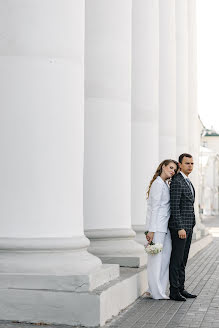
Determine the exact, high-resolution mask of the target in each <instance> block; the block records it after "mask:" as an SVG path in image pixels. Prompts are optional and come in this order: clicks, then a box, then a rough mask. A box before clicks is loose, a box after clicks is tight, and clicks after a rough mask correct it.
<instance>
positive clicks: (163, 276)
mask: <svg viewBox="0 0 219 328" xmlns="http://www.w3.org/2000/svg"><path fill="white" fill-rule="evenodd" d="M169 217H170V190H169V186H168V184H167V183H166V182H164V181H163V179H162V178H161V177H160V176H158V177H157V178H156V180H155V181H154V182H153V183H152V186H151V189H150V193H149V198H148V203H147V217H146V230H148V231H150V232H154V238H153V242H154V243H160V244H162V245H163V249H162V251H161V252H160V253H158V254H155V255H150V254H148V263H147V274H148V286H149V288H148V292H149V293H150V294H151V296H152V298H154V299H168V298H169V297H167V295H166V293H165V291H166V288H167V284H168V281H169V262H170V255H171V237H170V232H169V229H168V220H169Z"/></svg>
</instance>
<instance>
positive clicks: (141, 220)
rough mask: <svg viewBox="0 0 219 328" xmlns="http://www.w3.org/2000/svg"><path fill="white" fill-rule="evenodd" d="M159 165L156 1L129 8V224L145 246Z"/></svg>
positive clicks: (138, 1)
mask: <svg viewBox="0 0 219 328" xmlns="http://www.w3.org/2000/svg"><path fill="white" fill-rule="evenodd" d="M158 162H159V0H136V1H133V5H132V225H133V229H134V230H135V231H136V234H137V236H136V239H137V240H138V241H139V242H142V243H145V236H144V234H143V231H144V230H145V219H146V191H147V188H148V185H149V182H150V180H151V178H152V176H153V174H154V172H155V170H156V167H157V166H158Z"/></svg>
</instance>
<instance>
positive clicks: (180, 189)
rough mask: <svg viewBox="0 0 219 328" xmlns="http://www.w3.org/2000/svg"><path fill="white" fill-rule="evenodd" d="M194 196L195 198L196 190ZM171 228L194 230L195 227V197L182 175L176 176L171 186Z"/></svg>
mask: <svg viewBox="0 0 219 328" xmlns="http://www.w3.org/2000/svg"><path fill="white" fill-rule="evenodd" d="M193 190H194V196H195V189H194V187H193ZM168 225H169V228H170V229H174V230H181V229H185V230H192V228H193V227H194V225H195V211H194V197H193V194H192V191H191V189H190V187H189V185H188V184H187V182H186V180H185V179H184V177H183V176H182V174H181V173H178V174H176V175H175V176H174V177H173V180H172V182H171V185H170V219H169V224H168Z"/></svg>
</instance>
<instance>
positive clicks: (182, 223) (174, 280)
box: [169, 153, 196, 301]
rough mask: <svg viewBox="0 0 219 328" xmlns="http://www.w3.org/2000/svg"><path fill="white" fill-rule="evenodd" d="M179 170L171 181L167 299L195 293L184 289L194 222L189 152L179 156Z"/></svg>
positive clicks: (183, 298) (176, 299)
mask: <svg viewBox="0 0 219 328" xmlns="http://www.w3.org/2000/svg"><path fill="white" fill-rule="evenodd" d="M179 167H180V172H179V173H178V174H176V175H175V176H174V178H173V181H172V183H171V185H170V209H171V215H170V220H169V229H170V233H171V239H172V253H171V258H170V269H169V276H170V299H172V300H175V301H186V298H195V297H196V295H192V294H190V293H188V292H187V291H186V290H185V289H184V283H185V267H186V263H187V259H188V255H189V249H190V245H191V240H192V232H193V227H194V225H195V212H194V201H195V189H194V187H193V185H192V183H191V181H190V180H189V178H188V176H189V174H190V173H191V172H192V170H193V158H192V155H190V154H186V153H184V154H182V155H180V156H179Z"/></svg>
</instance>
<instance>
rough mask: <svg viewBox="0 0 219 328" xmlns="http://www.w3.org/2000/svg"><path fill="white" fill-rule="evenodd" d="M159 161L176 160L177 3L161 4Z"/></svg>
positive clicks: (161, 1)
mask: <svg viewBox="0 0 219 328" xmlns="http://www.w3.org/2000/svg"><path fill="white" fill-rule="evenodd" d="M159 8H160V10H159V15H160V19H159V35H160V44H159V52H160V61H159V67H160V75H159V157H160V161H161V160H164V159H167V158H173V159H174V158H175V157H176V28H175V0H165V1H163V0H160V1H159Z"/></svg>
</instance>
